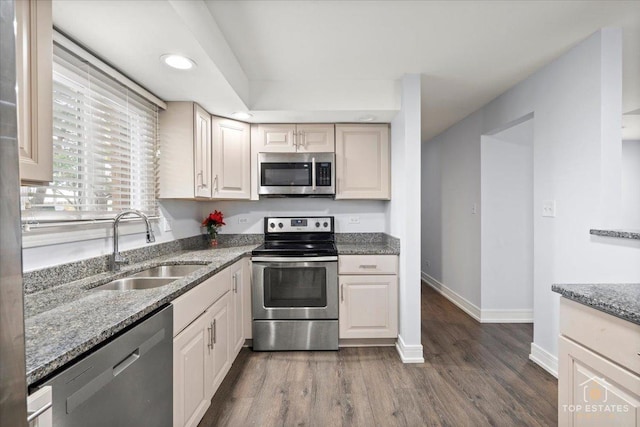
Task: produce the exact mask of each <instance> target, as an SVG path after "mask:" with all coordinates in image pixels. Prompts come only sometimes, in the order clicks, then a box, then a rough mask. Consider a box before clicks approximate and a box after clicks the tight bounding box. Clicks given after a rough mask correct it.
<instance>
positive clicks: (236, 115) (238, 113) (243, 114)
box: [231, 111, 253, 120]
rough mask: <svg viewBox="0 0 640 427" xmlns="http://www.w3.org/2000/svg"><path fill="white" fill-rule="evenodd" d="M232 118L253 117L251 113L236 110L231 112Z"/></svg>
mask: <svg viewBox="0 0 640 427" xmlns="http://www.w3.org/2000/svg"><path fill="white" fill-rule="evenodd" d="M231 115H232V116H233V118H234V119H238V120H248V119H250V118H251V117H253V114H250V113H247V112H246V111H236V112H235V113H231Z"/></svg>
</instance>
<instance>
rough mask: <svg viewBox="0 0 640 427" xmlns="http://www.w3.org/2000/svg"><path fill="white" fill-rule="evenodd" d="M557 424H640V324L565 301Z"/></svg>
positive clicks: (562, 314) (560, 348)
mask: <svg viewBox="0 0 640 427" xmlns="http://www.w3.org/2000/svg"><path fill="white" fill-rule="evenodd" d="M560 334H561V336H560V339H559V343H558V424H559V425H560V426H562V427H564V426H575V427H578V426H579V427H582V426H604V425H610V426H630V427H640V357H639V356H638V355H639V354H640V326H639V325H636V324H634V323H631V322H627V321H625V320H622V319H620V318H617V317H614V316H612V315H610V314H606V313H603V312H600V311H597V310H595V309H593V308H590V307H587V306H584V305H582V304H579V303H577V302H574V301H570V300H567V299H566V298H561V300H560Z"/></svg>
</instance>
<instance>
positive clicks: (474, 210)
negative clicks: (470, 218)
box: [471, 203, 478, 215]
mask: <svg viewBox="0 0 640 427" xmlns="http://www.w3.org/2000/svg"><path fill="white" fill-rule="evenodd" d="M471 213H472V214H473V215H475V214H477V213H478V204H477V203H474V204H473V206H471Z"/></svg>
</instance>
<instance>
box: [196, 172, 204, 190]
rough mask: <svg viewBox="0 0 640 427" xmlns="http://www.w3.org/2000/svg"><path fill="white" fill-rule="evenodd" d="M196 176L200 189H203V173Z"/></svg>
mask: <svg viewBox="0 0 640 427" xmlns="http://www.w3.org/2000/svg"><path fill="white" fill-rule="evenodd" d="M196 176H197V177H198V184H197V185H198V188H202V187H203V185H204V182H203V181H204V180H203V179H202V171H200V172H198V174H197V175H196Z"/></svg>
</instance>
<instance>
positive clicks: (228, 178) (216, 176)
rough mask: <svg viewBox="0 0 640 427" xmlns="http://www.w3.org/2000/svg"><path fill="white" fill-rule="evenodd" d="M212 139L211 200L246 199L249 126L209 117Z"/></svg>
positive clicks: (249, 140) (249, 141) (249, 190)
mask: <svg viewBox="0 0 640 427" xmlns="http://www.w3.org/2000/svg"><path fill="white" fill-rule="evenodd" d="M211 126H212V139H213V172H212V175H213V197H214V198H219V199H249V197H250V192H251V189H250V188H249V183H250V177H251V171H250V160H251V159H250V157H249V151H250V149H251V135H250V125H248V124H247V123H242V122H237V121H235V120H229V119H223V118H221V117H212V118H211Z"/></svg>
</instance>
